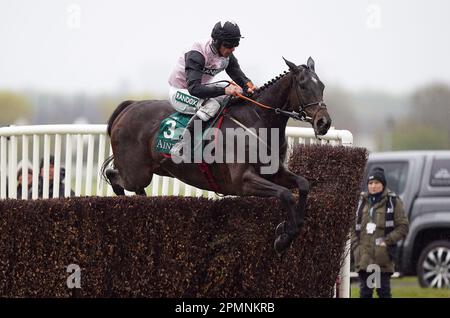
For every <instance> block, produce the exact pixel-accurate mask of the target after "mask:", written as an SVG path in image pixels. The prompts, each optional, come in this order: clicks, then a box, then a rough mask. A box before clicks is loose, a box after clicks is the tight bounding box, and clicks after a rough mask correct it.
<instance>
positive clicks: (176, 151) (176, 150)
mask: <svg viewBox="0 0 450 318" xmlns="http://www.w3.org/2000/svg"><path fill="white" fill-rule="evenodd" d="M183 144H184V142H183V141H182V140H180V141H179V142H177V143H176V144H175V145H173V147H172V149H170V154H171V155H172V156H176V157H181V156H183V152H182V150H183Z"/></svg>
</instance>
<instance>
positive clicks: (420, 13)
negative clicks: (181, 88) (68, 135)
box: [0, 0, 450, 96]
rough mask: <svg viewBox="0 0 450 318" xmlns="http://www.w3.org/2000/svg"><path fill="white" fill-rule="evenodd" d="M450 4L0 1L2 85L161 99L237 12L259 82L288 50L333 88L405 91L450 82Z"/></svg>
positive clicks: (240, 51)
mask: <svg viewBox="0 0 450 318" xmlns="http://www.w3.org/2000/svg"><path fill="white" fill-rule="evenodd" d="M449 12H450V1H446V0H426V1H425V0H417V1H411V0H410V1H407V0H379V1H375V0H374V1H369V0H340V1H335V0H314V1H312V0H308V1H299V0H293V1H288V0H286V1H283V0H278V1H273V0H270V1H266V0H259V1H253V0H249V1H236V0H227V1H223V2H219V1H199V0H191V1H186V0H184V1H182V0H173V1H170V0H166V1H148V0H146V1H139V0H116V1H113V0H108V1H106V0H78V1H76V0H72V1H68V0H39V1H32V0H28V1H26V0H0V90H4V89H9V90H29V89H33V90H41V91H46V92H53V93H68V94H73V93H75V94H76V93H86V94H102V93H118V94H120V93H123V92H139V93H144V94H157V95H162V96H164V95H167V91H168V84H167V79H168V77H169V74H170V72H171V70H172V68H173V66H174V65H175V62H176V60H177V58H178V57H179V56H180V54H181V53H182V52H183V51H184V50H185V49H186V48H188V47H189V46H190V45H192V43H193V42H194V41H196V40H200V39H204V38H208V37H209V35H210V33H211V29H212V27H213V26H214V24H215V23H216V22H217V21H220V20H227V19H230V20H234V21H236V22H237V23H238V24H239V26H240V28H241V33H242V35H243V36H244V37H245V38H244V39H242V40H241V44H240V46H239V47H238V48H237V49H236V51H235V55H236V57H237V58H238V60H239V63H240V65H241V68H242V69H243V71H244V72H245V73H246V75H247V76H248V77H249V78H251V79H252V80H253V82H255V83H256V84H257V85H262V84H264V83H265V82H267V81H268V80H270V79H271V78H273V77H274V76H276V75H278V74H279V73H281V72H283V71H285V70H287V66H286V65H285V64H284V62H283V60H282V56H284V57H285V58H287V59H288V60H291V61H292V62H294V63H296V64H304V63H306V60H307V59H308V57H309V56H312V57H313V58H314V60H315V62H316V72H317V74H318V75H319V77H320V78H321V79H322V81H323V82H324V83H325V84H326V85H339V86H341V87H343V88H345V89H347V90H350V91H355V92H356V91H361V90H381V91H385V92H388V93H392V94H402V93H408V92H410V91H411V90H413V89H415V88H418V87H420V86H422V85H425V84H427V83H430V82H444V83H447V84H450V41H449V38H450V36H449V34H450V32H449V31H450V19H449V18H448V13H449ZM222 77H223V76H222Z"/></svg>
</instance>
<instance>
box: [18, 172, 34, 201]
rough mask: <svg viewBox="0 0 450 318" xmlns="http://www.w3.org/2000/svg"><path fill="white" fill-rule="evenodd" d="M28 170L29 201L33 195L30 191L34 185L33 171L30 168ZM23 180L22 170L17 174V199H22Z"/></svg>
mask: <svg viewBox="0 0 450 318" xmlns="http://www.w3.org/2000/svg"><path fill="white" fill-rule="evenodd" d="M27 170H28V172H27V173H28V180H27V181H28V182H27V183H28V185H27V188H26V189H27V199H30V198H31V193H30V189H31V184H32V183H33V170H31V169H30V168H28V169H27ZM22 179H23V172H22V168H20V169H19V171H18V172H17V199H19V200H20V199H22Z"/></svg>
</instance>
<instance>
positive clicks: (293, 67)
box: [283, 57, 299, 74]
mask: <svg viewBox="0 0 450 318" xmlns="http://www.w3.org/2000/svg"><path fill="white" fill-rule="evenodd" d="M283 60H284V61H285V62H286V64H287V66H289V70H291V71H292V72H294V73H296V74H297V73H298V72H299V69H298V67H297V65H295V64H294V63H292V62H290V61H288V60H286V59H285V58H284V57H283Z"/></svg>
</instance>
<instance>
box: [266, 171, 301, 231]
mask: <svg viewBox="0 0 450 318" xmlns="http://www.w3.org/2000/svg"><path fill="white" fill-rule="evenodd" d="M273 182H274V183H276V184H278V185H281V186H284V187H287V188H289V189H293V188H298V190H299V200H298V205H297V209H296V214H295V223H296V225H297V226H298V228H299V229H300V228H301V227H302V226H303V224H304V222H305V212H306V200H307V198H308V193H309V181H308V180H306V178H304V177H302V176H298V175H296V174H295V173H293V172H291V171H289V170H288V169H287V168H286V167H284V166H281V167H280V170H279V171H278V172H277V173H276V174H275V176H274V178H273ZM284 226H285V225H284V224H283V223H281V224H280V225H279V226H278V227H277V231H276V233H277V234H279V233H282V232H283V227H284Z"/></svg>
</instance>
